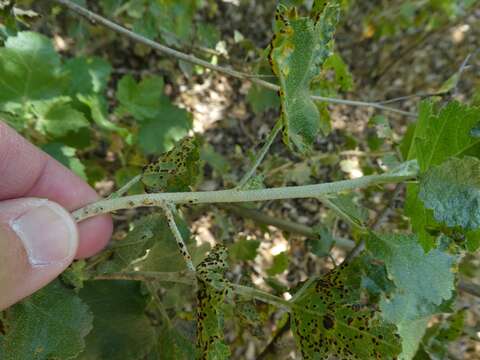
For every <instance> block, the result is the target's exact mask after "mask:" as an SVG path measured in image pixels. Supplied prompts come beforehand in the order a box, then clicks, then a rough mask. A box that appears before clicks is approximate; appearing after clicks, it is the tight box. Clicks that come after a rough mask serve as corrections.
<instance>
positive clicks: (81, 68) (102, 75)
mask: <svg viewBox="0 0 480 360" xmlns="http://www.w3.org/2000/svg"><path fill="white" fill-rule="evenodd" d="M64 67H65V69H66V70H67V71H68V73H69V75H70V84H69V85H68V91H69V94H70V95H72V96H75V95H78V94H84V95H87V94H92V93H101V92H102V91H104V90H105V88H106V87H107V83H108V80H109V79H110V73H111V72H112V67H111V66H110V64H109V63H108V62H107V61H105V60H103V59H101V58H98V57H90V58H85V57H76V58H73V59H70V60H68V61H67V62H66V63H65V66H64Z"/></svg>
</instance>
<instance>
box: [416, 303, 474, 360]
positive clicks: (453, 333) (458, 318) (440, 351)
mask: <svg viewBox="0 0 480 360" xmlns="http://www.w3.org/2000/svg"><path fill="white" fill-rule="evenodd" d="M465 316H466V310H465V309H462V310H459V311H457V312H456V313H455V314H452V315H450V316H449V317H448V318H446V319H444V320H443V321H441V322H439V323H436V324H435V325H433V326H432V327H430V328H429V329H428V330H427V332H426V334H425V336H424V337H423V339H422V350H421V351H424V352H425V353H427V354H428V355H429V356H430V358H431V359H435V360H441V359H447V358H448V354H449V352H448V346H449V344H450V343H451V342H453V341H455V340H457V339H458V338H459V337H460V336H461V335H462V333H463V327H464V323H465Z"/></svg>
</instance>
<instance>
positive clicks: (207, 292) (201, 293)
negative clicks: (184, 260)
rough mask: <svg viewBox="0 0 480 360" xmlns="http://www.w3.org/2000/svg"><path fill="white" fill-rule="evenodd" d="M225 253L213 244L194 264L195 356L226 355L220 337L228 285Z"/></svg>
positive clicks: (219, 358) (213, 359)
mask: <svg viewBox="0 0 480 360" xmlns="http://www.w3.org/2000/svg"><path fill="white" fill-rule="evenodd" d="M227 257H228V254H227V251H226V249H225V248H224V247H223V246H220V245H216V246H215V247H214V248H213V249H212V251H211V252H210V254H208V256H207V257H206V258H205V260H204V261H202V262H201V263H200V264H199V265H198V266H197V277H198V290H197V358H198V359H207V360H222V359H230V349H229V348H228V346H227V345H226V344H225V343H224V341H223V336H224V329H223V323H224V313H223V310H222V307H223V305H224V303H225V298H226V296H227V295H228V293H229V291H230V288H229V286H228V283H227V281H226V280H225V278H224V275H225V271H226V270H227V267H228V265H227V261H226V259H227Z"/></svg>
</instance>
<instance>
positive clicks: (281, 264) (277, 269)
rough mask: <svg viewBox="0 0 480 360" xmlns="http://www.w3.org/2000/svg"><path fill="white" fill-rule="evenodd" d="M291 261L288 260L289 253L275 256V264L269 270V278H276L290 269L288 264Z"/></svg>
mask: <svg viewBox="0 0 480 360" xmlns="http://www.w3.org/2000/svg"><path fill="white" fill-rule="evenodd" d="M289 262H290V260H289V258H288V253H287V252H282V253H280V254H278V255H275V256H274V257H273V263H272V266H270V268H269V269H267V274H268V275H269V276H275V275H278V274H281V273H283V272H284V271H286V270H287V269H288V264H289Z"/></svg>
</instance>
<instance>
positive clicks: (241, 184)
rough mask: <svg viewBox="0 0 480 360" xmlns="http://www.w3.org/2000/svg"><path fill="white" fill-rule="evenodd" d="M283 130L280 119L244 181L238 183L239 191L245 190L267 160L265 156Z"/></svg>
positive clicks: (243, 178)
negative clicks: (264, 160)
mask: <svg viewBox="0 0 480 360" xmlns="http://www.w3.org/2000/svg"><path fill="white" fill-rule="evenodd" d="M281 130H282V120H281V119H280V120H278V121H277V123H276V124H275V126H274V127H273V129H272V131H271V132H270V134H268V137H267V140H266V141H265V144H263V146H262V148H261V149H260V151H259V153H258V154H257V156H255V160H254V162H253V165H252V167H251V168H250V170H248V171H247V172H246V173H245V175H243V177H242V179H241V180H240V182H239V183H238V186H237V189H241V188H243V187H244V186H245V185H246V184H247V183H248V180H250V178H251V177H252V176H253V175H254V174H255V172H256V171H257V168H258V167H259V166H260V164H261V163H262V161H263V159H264V158H265V155H267V153H268V150H269V149H270V146H272V143H273V141H274V140H275V138H276V137H277V135H278V133H279V132H280V131H281Z"/></svg>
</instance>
